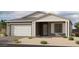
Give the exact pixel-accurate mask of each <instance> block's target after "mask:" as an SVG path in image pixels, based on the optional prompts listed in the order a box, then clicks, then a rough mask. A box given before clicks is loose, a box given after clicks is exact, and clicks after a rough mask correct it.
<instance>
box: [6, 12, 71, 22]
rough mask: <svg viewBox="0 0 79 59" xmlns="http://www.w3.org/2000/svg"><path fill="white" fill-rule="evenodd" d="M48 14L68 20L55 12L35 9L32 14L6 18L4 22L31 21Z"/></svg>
mask: <svg viewBox="0 0 79 59" xmlns="http://www.w3.org/2000/svg"><path fill="white" fill-rule="evenodd" d="M50 15H53V16H56V17H59V18H63V19H66V20H69V19H67V18H64V17H61V16H57V15H55V14H51V13H45V12H41V11H36V12H34V13H32V14H29V15H27V16H25V17H22V18H18V19H13V20H7V21H6V22H32V21H34V20H38V19H40V18H44V17H47V16H50ZM69 21H70V20H69ZM70 22H71V21H70Z"/></svg>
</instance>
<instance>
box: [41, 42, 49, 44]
mask: <svg viewBox="0 0 79 59" xmlns="http://www.w3.org/2000/svg"><path fill="white" fill-rule="evenodd" d="M40 43H41V44H48V42H47V41H41V42H40Z"/></svg>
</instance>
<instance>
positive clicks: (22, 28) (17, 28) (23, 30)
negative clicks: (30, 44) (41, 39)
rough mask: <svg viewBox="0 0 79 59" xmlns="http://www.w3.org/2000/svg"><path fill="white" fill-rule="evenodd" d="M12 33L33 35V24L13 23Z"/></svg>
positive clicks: (15, 34)
mask: <svg viewBox="0 0 79 59" xmlns="http://www.w3.org/2000/svg"><path fill="white" fill-rule="evenodd" d="M11 27H12V31H11V32H12V33H11V34H12V35H14V36H31V25H12V26H11Z"/></svg>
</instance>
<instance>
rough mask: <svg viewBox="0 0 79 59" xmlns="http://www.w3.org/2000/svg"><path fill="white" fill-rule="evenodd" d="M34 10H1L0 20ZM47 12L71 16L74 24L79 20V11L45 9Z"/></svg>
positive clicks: (22, 15) (17, 16)
mask: <svg viewBox="0 0 79 59" xmlns="http://www.w3.org/2000/svg"><path fill="white" fill-rule="evenodd" d="M33 12H34V11H0V20H1V19H3V20H11V19H16V18H21V17H24V16H26V15H28V14H31V13H33ZM45 12H46V13H53V14H56V15H59V16H63V17H65V18H69V19H70V20H71V22H72V24H73V28H74V24H75V23H76V22H79V11H45Z"/></svg>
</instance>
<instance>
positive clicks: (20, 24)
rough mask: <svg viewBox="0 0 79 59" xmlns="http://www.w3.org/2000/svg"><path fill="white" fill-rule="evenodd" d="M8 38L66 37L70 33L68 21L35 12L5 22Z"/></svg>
mask: <svg viewBox="0 0 79 59" xmlns="http://www.w3.org/2000/svg"><path fill="white" fill-rule="evenodd" d="M6 22H7V35H8V36H32V37H37V36H67V37H69V36H70V35H71V33H72V23H71V21H70V20H69V19H66V18H64V17H60V16H57V15H55V14H51V13H44V12H41V11H36V12H34V13H32V14H30V15H28V16H26V17H22V18H19V19H14V20H7V21H6Z"/></svg>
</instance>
